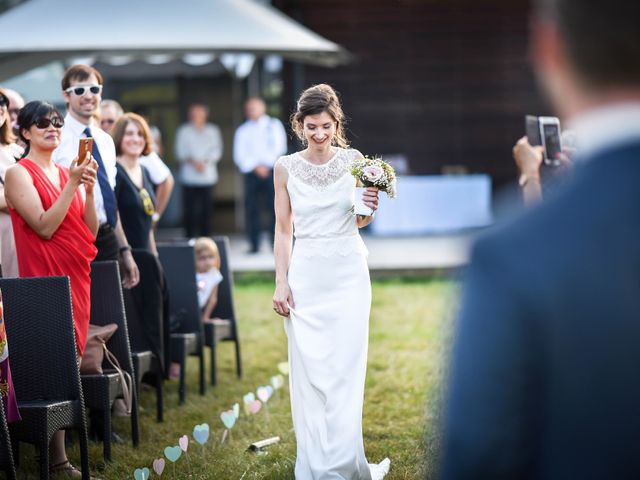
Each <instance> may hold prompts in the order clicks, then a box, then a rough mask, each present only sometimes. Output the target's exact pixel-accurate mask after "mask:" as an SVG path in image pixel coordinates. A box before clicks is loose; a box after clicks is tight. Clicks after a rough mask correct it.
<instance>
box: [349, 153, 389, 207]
mask: <svg viewBox="0 0 640 480" xmlns="http://www.w3.org/2000/svg"><path fill="white" fill-rule="evenodd" d="M351 174H352V175H353V176H354V177H356V178H357V179H358V180H359V182H360V183H361V184H362V186H364V187H377V188H378V189H379V190H380V191H382V192H386V194H387V195H388V196H389V198H396V195H397V192H396V171H395V170H394V169H393V167H392V166H391V165H389V164H388V163H387V162H385V161H384V160H383V159H382V158H369V157H367V156H364V157H360V158H357V159H356V160H355V161H354V162H353V165H352V166H351Z"/></svg>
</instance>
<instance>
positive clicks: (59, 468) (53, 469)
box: [49, 460, 82, 478]
mask: <svg viewBox="0 0 640 480" xmlns="http://www.w3.org/2000/svg"><path fill="white" fill-rule="evenodd" d="M49 473H50V474H52V475H57V474H61V475H65V476H66V477H67V478H82V472H81V471H80V470H78V469H77V468H76V467H74V466H73V465H72V464H71V462H70V461H69V460H65V461H64V462H60V463H56V464H55V465H49Z"/></svg>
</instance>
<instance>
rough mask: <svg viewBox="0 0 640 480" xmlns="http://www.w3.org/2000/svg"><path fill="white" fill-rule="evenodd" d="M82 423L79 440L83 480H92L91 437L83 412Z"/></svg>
mask: <svg viewBox="0 0 640 480" xmlns="http://www.w3.org/2000/svg"><path fill="white" fill-rule="evenodd" d="M82 417H83V418H82V421H81V423H80V428H79V429H78V440H79V441H80V466H81V468H82V480H90V478H91V475H90V472H89V435H88V433H87V421H86V416H85V413H84V409H83V412H82Z"/></svg>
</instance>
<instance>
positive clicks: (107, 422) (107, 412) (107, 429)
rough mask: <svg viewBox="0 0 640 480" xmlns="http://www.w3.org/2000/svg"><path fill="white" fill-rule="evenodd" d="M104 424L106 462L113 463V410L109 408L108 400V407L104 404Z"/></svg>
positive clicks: (103, 440)
mask: <svg viewBox="0 0 640 480" xmlns="http://www.w3.org/2000/svg"><path fill="white" fill-rule="evenodd" d="M102 422H103V423H104V438H103V439H102V442H103V450H104V460H105V461H106V462H110V461H111V409H110V408H109V399H107V402H106V405H105V404H103V410H102Z"/></svg>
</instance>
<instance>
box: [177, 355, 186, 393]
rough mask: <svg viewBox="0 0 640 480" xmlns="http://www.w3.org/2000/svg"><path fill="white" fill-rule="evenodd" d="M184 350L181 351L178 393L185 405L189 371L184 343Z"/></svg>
mask: <svg viewBox="0 0 640 480" xmlns="http://www.w3.org/2000/svg"><path fill="white" fill-rule="evenodd" d="M181 350H182V351H181V352H180V383H179V384H178V395H179V397H180V401H179V403H180V405H184V401H185V397H186V392H185V377H186V371H187V351H186V349H185V348H184V345H182V349H181Z"/></svg>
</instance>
